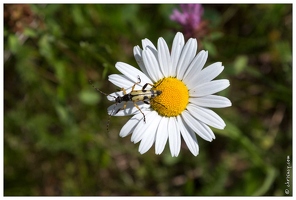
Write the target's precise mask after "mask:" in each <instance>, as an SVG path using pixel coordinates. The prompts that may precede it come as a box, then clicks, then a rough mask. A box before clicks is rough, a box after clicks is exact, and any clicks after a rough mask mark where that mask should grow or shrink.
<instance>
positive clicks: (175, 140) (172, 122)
mask: <svg viewBox="0 0 296 200" xmlns="http://www.w3.org/2000/svg"><path fill="white" fill-rule="evenodd" d="M168 131H169V146H170V151H171V154H172V157H177V156H178V155H179V153H180V149H181V135H180V130H179V127H178V126H177V122H176V118H175V117H170V118H169V123H168Z"/></svg>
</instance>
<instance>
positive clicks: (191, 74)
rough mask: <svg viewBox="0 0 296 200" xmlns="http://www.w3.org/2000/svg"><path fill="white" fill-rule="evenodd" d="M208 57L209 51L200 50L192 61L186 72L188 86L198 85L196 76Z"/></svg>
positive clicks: (184, 79) (185, 78) (185, 79)
mask: <svg viewBox="0 0 296 200" xmlns="http://www.w3.org/2000/svg"><path fill="white" fill-rule="evenodd" d="M207 58H208V52H207V51H204V50H202V51H200V52H199V53H198V54H197V55H196V56H195V58H194V59H193V61H192V62H191V63H190V65H189V67H188V70H187V71H186V73H185V74H184V77H183V81H184V82H185V83H186V85H187V86H188V88H193V87H195V86H196V83H195V81H193V79H195V77H196V76H197V75H198V74H199V73H200V71H201V69H202V68H203V66H204V65H205V63H206V61H207Z"/></svg>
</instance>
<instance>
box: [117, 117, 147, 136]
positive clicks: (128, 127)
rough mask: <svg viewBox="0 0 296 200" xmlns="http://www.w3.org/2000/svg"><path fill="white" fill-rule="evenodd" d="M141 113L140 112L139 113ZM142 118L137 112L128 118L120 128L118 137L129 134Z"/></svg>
mask: <svg viewBox="0 0 296 200" xmlns="http://www.w3.org/2000/svg"><path fill="white" fill-rule="evenodd" d="M141 115H142V114H141ZM141 119H142V116H140V115H139V114H137V115H134V116H133V117H132V118H131V119H130V120H128V122H127V123H126V124H125V125H124V126H123V127H122V129H121V130H120V133H119V136H120V137H125V136H127V135H129V134H131V133H132V132H133V131H134V129H135V128H136V126H137V124H138V123H139V121H140V120H141Z"/></svg>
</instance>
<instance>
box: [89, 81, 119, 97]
mask: <svg viewBox="0 0 296 200" xmlns="http://www.w3.org/2000/svg"><path fill="white" fill-rule="evenodd" d="M88 82H89V84H91V86H92V87H93V88H94V89H95V90H97V91H98V92H100V93H101V94H103V95H105V96H111V97H113V98H114V99H116V97H114V96H112V95H110V94H107V93H105V92H103V91H101V90H100V89H99V88H96V87H95V86H94V85H93V84H92V81H91V80H88Z"/></svg>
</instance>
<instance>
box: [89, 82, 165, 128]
mask: <svg viewBox="0 0 296 200" xmlns="http://www.w3.org/2000/svg"><path fill="white" fill-rule="evenodd" d="M137 78H138V80H139V81H138V82H136V83H135V84H134V85H133V86H132V90H131V92H130V93H126V89H124V88H121V90H122V92H123V96H118V97H114V96H111V95H110V94H106V93H104V92H102V91H101V90H99V89H98V88H96V87H94V86H93V85H92V86H93V88H94V89H96V90H97V91H98V92H100V93H102V94H104V95H105V96H111V97H113V98H114V99H115V105H114V108H113V110H112V112H111V114H110V115H109V118H108V123H107V131H109V122H110V117H111V116H112V115H113V113H114V109H115V107H116V105H117V104H119V103H121V102H125V103H124V105H123V107H122V108H119V109H118V110H117V111H116V112H115V113H114V114H117V113H118V112H119V111H120V110H125V108H126V105H127V102H133V103H134V106H135V107H136V108H137V109H138V110H139V111H140V112H141V113H142V115H143V117H144V122H145V123H146V117H145V114H144V113H143V112H142V110H141V109H140V108H139V106H138V105H137V104H136V103H137V102H139V101H143V102H144V103H146V104H150V102H149V101H150V100H151V99H153V98H155V97H156V96H159V95H160V94H161V93H162V91H160V90H152V89H150V90H146V87H147V86H148V85H150V86H152V88H155V86H154V85H152V84H150V83H146V84H145V85H144V86H143V87H142V90H134V89H135V87H136V85H139V84H140V83H141V79H140V76H138V77H137ZM89 82H90V83H91V81H90V80H89ZM156 103H158V102H156ZM159 104H160V103H159ZM160 105H162V104H160ZM162 106H164V105H162Z"/></svg>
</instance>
